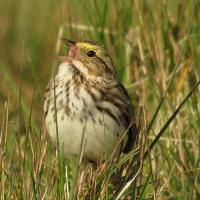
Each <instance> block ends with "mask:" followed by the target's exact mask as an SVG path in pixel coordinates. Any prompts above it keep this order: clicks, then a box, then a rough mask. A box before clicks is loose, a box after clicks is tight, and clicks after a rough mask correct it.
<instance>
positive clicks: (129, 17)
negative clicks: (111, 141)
mask: <svg viewBox="0 0 200 200" xmlns="http://www.w3.org/2000/svg"><path fill="white" fill-rule="evenodd" d="M199 10H200V3H199V2H198V1H195V0H183V1H180V2H179V1H161V0H158V1H155V0H152V1H144V0H143V1H139V0H134V1H132V0H127V1H121V0H110V1H107V0H102V1H92V0H88V1H84V0H73V1H64V0H60V1H52V0H48V1H47V0H43V1H39V0H34V1H33V0H29V1H22V0H15V1H5V0H3V1H0V26H1V28H0V42H1V45H0V79H1V83H0V130H1V132H0V169H1V170H0V177H1V178H0V180H1V183H0V196H1V199H63V198H67V196H69V195H70V197H71V198H72V195H74V194H75V196H76V195H77V196H78V198H79V199H98V198H99V199H117V198H118V199H186V200H187V199H200V184H199V183H200V172H199V170H200V157H199V155H200V148H199V146H200V112H199V109H200V104H199V102H200V89H199V87H198V85H197V83H199V82H198V81H199V80H200V66H199V64H200V63H199V62H200V51H199V48H200V28H199V27H200V15H199ZM61 36H62V37H66V38H74V39H77V38H78V39H93V40H97V41H98V42H100V43H101V44H103V45H104V46H106V48H107V49H108V51H109V53H110V55H111V56H112V58H113V62H114V64H115V66H116V69H117V72H118V74H119V77H120V79H121V81H122V82H123V83H124V85H125V86H126V88H127V89H128V92H129V94H130V96H131V99H132V102H133V105H134V108H135V109H134V111H135V115H136V118H137V120H138V124H139V125H140V139H139V144H138V145H137V146H136V147H135V149H133V151H131V152H130V153H129V154H127V155H121V157H120V159H119V161H118V162H116V161H115V162H109V161H108V162H106V163H107V164H106V167H105V166H104V165H103V163H100V164H99V165H98V166H97V169H96V170H94V169H92V168H91V167H90V166H88V167H87V169H86V170H85V174H83V176H82V183H84V184H83V185H81V186H80V184H75V182H76V180H75V179H76V178H75V177H76V176H77V173H78V172H79V169H78V168H77V172H75V171H76V170H74V169H73V167H74V164H70V165H68V168H67V169H68V171H67V172H68V173H67V176H66V177H67V179H68V181H67V182H66V180H65V178H66V177H65V172H64V168H65V162H69V161H68V160H64V159H63V157H62V155H60V156H61V157H60V159H58V154H57V153H56V148H55V146H54V144H52V142H51V140H50V138H49V136H48V134H47V133H46V131H45V127H44V119H43V112H42V108H43V91H44V88H45V85H46V84H47V81H48V79H49V77H50V75H51V73H52V74H53V66H54V58H55V56H56V55H64V54H67V49H66V48H65V46H64V45H62V43H60V40H59V38H60V37H61ZM195 84H196V88H195V89H194V86H195ZM192 88H193V89H192ZM187 95H188V96H187ZM182 103H183V104H182ZM156 135H157V137H156ZM155 138H156V140H154V139H155ZM153 140H154V142H153ZM152 142H153V143H152ZM144 158H145V159H144ZM59 166H60V167H59ZM67 183H68V184H69V185H67ZM74 184H75V185H74ZM73 185H74V186H73ZM64 188H65V189H64ZM66 188H69V191H68V190H67V189H66ZM73 191H76V193H74V192H73ZM71 194H72V195H71Z"/></svg>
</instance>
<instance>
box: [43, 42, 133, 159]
mask: <svg viewBox="0 0 200 200" xmlns="http://www.w3.org/2000/svg"><path fill="white" fill-rule="evenodd" d="M63 41H64V42H65V43H66V44H67V45H68V46H69V48H70V50H69V55H68V56H59V57H58V60H59V61H60V62H61V64H60V65H59V69H58V72H57V74H56V76H55V86H56V87H55V88H54V79H53V78H52V79H51V80H50V82H49V84H48V86H47V89H46V91H45V102H44V113H45V122H46V127H47V130H48V132H49V134H50V136H51V137H52V139H53V141H56V123H55V107H54V105H55V101H56V110H57V125H58V139H59V143H60V147H61V150H64V154H65V156H66V157H71V156H72V157H73V156H78V155H79V152H80V148H81V138H82V133H83V130H84V131H85V132H84V145H83V148H84V149H83V159H84V160H85V161H94V162H96V161H97V160H98V159H99V158H100V157H101V156H103V155H104V153H105V151H106V152H107V154H108V155H109V154H111V153H112V151H113V149H114V147H115V145H116V144H117V142H118V141H119V140H120V138H121V137H123V140H122V142H121V144H120V145H118V146H117V148H116V149H117V151H116V152H115V155H119V154H120V152H121V151H123V152H125V153H127V152H129V151H130V149H131V148H132V147H133V144H134V141H135V138H136V134H137V129H136V124H135V119H134V115H133V110H132V104H131V101H130V98H129V96H128V94H127V92H126V90H125V88H124V87H123V86H122V84H121V83H120V81H119V79H118V77H117V74H116V72H115V68H114V66H113V63H112V60H111V58H110V56H109V55H108V52H107V51H106V50H105V48H104V47H102V46H100V45H98V44H97V43H96V42H92V41H73V40H66V39H63ZM54 93H55V96H54ZM51 108H53V109H51ZM123 134H125V136H124V135H123ZM91 152H92V153H91Z"/></svg>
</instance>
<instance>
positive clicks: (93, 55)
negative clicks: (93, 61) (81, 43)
mask: <svg viewBox="0 0 200 200" xmlns="http://www.w3.org/2000/svg"><path fill="white" fill-rule="evenodd" d="M87 56H88V57H95V56H96V53H95V51H92V50H90V51H88V52H87Z"/></svg>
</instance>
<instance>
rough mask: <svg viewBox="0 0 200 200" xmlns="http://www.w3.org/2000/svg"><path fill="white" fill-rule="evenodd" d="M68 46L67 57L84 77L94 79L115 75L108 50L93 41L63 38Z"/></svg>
mask: <svg viewBox="0 0 200 200" xmlns="http://www.w3.org/2000/svg"><path fill="white" fill-rule="evenodd" d="M63 41H64V42H65V43H66V44H67V45H68V46H69V58H70V60H71V62H72V64H73V65H74V66H75V67H76V69H77V70H79V71H80V72H81V73H82V74H83V75H84V76H85V77H86V78H88V79H95V78H100V77H105V76H110V78H111V76H113V75H114V76H115V69H114V66H113V63H112V61H111V58H110V56H109V55H108V52H107V51H106V49H105V48H104V47H103V46H100V45H98V44H97V43H96V42H93V41H74V40H67V39H63Z"/></svg>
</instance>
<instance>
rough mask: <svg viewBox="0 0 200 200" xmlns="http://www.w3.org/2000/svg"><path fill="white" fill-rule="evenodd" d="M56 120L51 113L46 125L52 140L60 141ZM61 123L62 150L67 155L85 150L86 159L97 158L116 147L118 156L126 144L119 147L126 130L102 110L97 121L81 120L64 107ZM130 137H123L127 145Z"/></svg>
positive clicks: (59, 129)
mask: <svg viewBox="0 0 200 200" xmlns="http://www.w3.org/2000/svg"><path fill="white" fill-rule="evenodd" d="M63 116H64V118H63ZM52 119H53V113H49V114H48V115H47V118H46V125H47V129H48V132H49V134H50V136H51V138H52V140H53V141H54V142H55V143H56V141H57V134H56V123H55V122H53V121H52ZM57 126H58V139H59V146H60V150H61V151H63V153H64V155H65V157H77V156H79V155H80V151H81V149H82V150H83V158H84V159H86V160H97V159H98V158H99V157H100V156H103V155H104V156H106V155H107V156H109V155H110V154H111V153H112V152H113V150H114V148H115V147H116V152H115V155H118V154H119V152H120V150H121V148H122V145H123V144H118V145H117V146H116V144H117V142H118V141H119V139H120V135H122V134H123V133H124V132H125V129H124V128H123V127H119V126H118V125H117V124H116V123H115V122H114V121H113V120H112V119H111V118H110V117H109V116H106V115H103V114H101V113H96V115H95V121H93V120H92V119H90V118H88V119H87V120H85V121H82V122H81V121H80V120H79V119H78V118H74V119H71V118H70V117H68V116H66V115H65V114H64V111H62V110H60V111H58V113H57ZM82 139H83V143H82V146H81V140H82ZM126 140H127V139H126V138H124V140H123V141H124V143H125V144H126ZM105 152H106V154H105Z"/></svg>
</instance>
